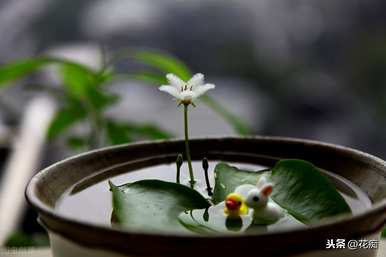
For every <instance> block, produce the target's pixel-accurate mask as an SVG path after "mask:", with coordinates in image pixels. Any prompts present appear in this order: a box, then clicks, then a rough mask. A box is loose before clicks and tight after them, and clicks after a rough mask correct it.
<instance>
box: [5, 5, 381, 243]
mask: <svg viewBox="0 0 386 257" xmlns="http://www.w3.org/2000/svg"><path fill="white" fill-rule="evenodd" d="M385 12H386V2H385V1H381V0H341V1H332V0H331V1H330V0H325V1H319V0H294V1H285V0H258V1H252V0H250V1H248V0H244V1H240V0H239V1H231V0H230V1H220V0H190V1H183V0H158V1H150V0H131V1H125V0H103V1H102V0H93V1H91V0H66V1H60V0H28V1H24V0H2V1H1V2H0V35H1V37H0V64H1V65H6V64H8V65H9V64H10V63H14V62H17V61H20V60H25V59H26V58H32V57H36V56H55V57H57V58H60V59H59V60H60V61H59V63H62V64H63V60H68V61H71V63H70V64H68V63H67V64H66V63H65V65H62V66H63V67H62V66H61V67H59V68H58V67H51V66H52V65H45V64H44V65H41V63H40V64H39V65H41V66H39V67H38V65H36V63H35V66H34V64H31V63H29V66H28V65H27V66H28V67H29V71H31V72H28V74H27V72H25V74H24V73H23V72H20V71H22V70H23V69H24V70H26V68H25V67H27V66H20V63H19V66H17V65H16V66H12V67H11V68H9V69H7V68H3V69H2V70H0V83H1V82H7V83H6V84H7V86H6V87H5V86H4V87H1V88H0V90H1V91H0V106H1V107H0V146H1V147H0V148H1V149H0V153H1V154H0V165H2V172H1V173H0V206H1V207H0V227H2V229H0V245H1V244H8V245H20V244H25V245H28V244H45V243H46V240H45V238H44V235H42V234H40V232H42V231H43V230H42V229H41V228H40V227H39V225H38V224H37V223H36V216H35V214H34V212H32V211H31V210H29V209H28V208H26V206H25V201H24V196H23V190H24V186H25V183H26V182H27V181H28V179H29V178H30V176H32V174H33V172H35V171H36V170H38V169H39V168H42V167H45V166H47V165H49V164H51V163H53V162H55V161H57V160H60V159H63V158H65V157H67V156H70V155H73V154H76V153H78V152H82V151H85V150H87V149H91V148H96V147H101V146H105V145H111V144H118V143H124V142H131V141H135V140H143V139H159V138H169V137H179V136H181V132H182V128H183V127H182V125H183V124H182V114H181V110H179V109H177V108H176V106H175V104H174V103H173V102H172V101H171V99H170V97H169V96H167V95H166V94H163V93H160V92H159V91H158V90H157V88H156V87H155V86H154V85H159V84H158V82H162V78H160V77H159V75H162V74H164V73H165V71H167V70H172V71H173V69H174V70H175V69H177V71H181V72H182V74H185V75H186V74H187V72H184V71H185V68H184V67H185V66H186V67H189V69H190V71H191V72H193V73H196V72H201V73H204V74H205V76H206V80H207V81H208V82H210V83H214V84H216V86H217V87H216V90H213V91H210V93H209V96H210V98H205V99H203V103H199V104H198V106H197V108H194V109H192V110H191V112H190V115H191V124H192V126H191V135H193V136H208V135H237V134H258V135H275V136H291V137H299V138H307V139H316V140H321V141H326V142H331V143H337V144H342V145H346V146H350V147H354V148H358V149H360V150H363V151H366V152H369V153H371V154H374V155H377V156H379V157H381V158H386V131H385V129H384V125H385V124H386V113H385V111H386V29H385V28H386V15H385ZM123 49H126V50H125V51H123ZM127 49H129V50H127ZM144 49H146V50H144ZM127 51H128V52H129V54H128V55H127V54H126V53H127ZM136 51H139V52H136ZM149 51H150V52H149ZM154 51H156V53H157V54H154ZM133 53H135V54H133ZM123 57H127V58H123ZM167 58H172V59H167ZM29 60H31V59H29ZM40 61H41V60H40ZM55 62H57V60H56V61H54V64H55ZM170 62H172V65H171V64H170ZM74 63H75V64H80V65H81V67H78V66H76V65H75V66H74V65H73V64H74ZM27 64H28V63H27ZM48 64H51V62H50V61H48ZM24 65H26V64H25V63H24ZM43 66H44V67H43ZM46 66H47V67H46ZM48 66H49V67H48ZM3 67H5V66H3ZM23 67H24V68H23ZM28 67H27V68H28ZM37 67H38V68H37ZM176 67H177V68H176ZM84 69H86V70H84ZM88 69H90V70H91V75H90V74H89V73H90V71H89V70H88ZM157 69H158V70H157ZM27 70H28V69H27ZM144 70H146V73H144ZM156 70H157V71H156ZM32 71H34V72H32ZM35 71H36V72H35ZM1 72H3V73H1ZM93 72H94V73H95V74H94V73H93ZM157 72H158V73H157ZM22 73H23V74H22ZM15 74H16V75H15ZM22 75H23V76H22ZM24 75H25V76H24ZM27 75H28V76H27ZM94 75H95V76H94ZM156 75H157V76H156ZM19 77H20V78H21V77H23V79H20V80H16V78H19ZM90 77H91V79H90ZM112 77H114V78H112ZM79 81H82V82H84V84H87V86H84V84H82V83H81V82H79ZM90 81H91V82H90ZM94 84H95V85H97V86H98V90H97V91H96V92H94V91H92V92H91V91H89V89H88V86H90V85H91V86H92V85H94ZM150 84H153V86H149V85H150ZM83 87H86V91H87V92H86V93H85V95H82V94H83V93H82V92H83V91H82V90H83V89H82V90H78V89H79V88H83ZM85 99H86V100H85ZM87 99H89V100H90V103H91V109H87V106H88V105H87V103H88V102H87V101H88V100H87ZM85 103H86V104H85ZM85 106H86V107H85ZM83 109H85V111H84V113H83ZM53 122H56V123H54V124H53ZM101 124H102V125H101ZM102 128H103V129H102ZM101 130H103V133H104V134H103V133H101ZM47 131H48V132H47ZM47 133H48V134H49V136H48V138H47V136H46V134H47ZM105 135H107V136H106V138H105ZM12 171H14V172H12ZM15 181H16V182H15ZM11 185H12V186H11ZM16 198H17V199H16ZM15 203H16V204H15ZM10 206H11V207H10ZM9 208H12V210H10V209H9ZM13 209H14V210H13ZM10 213H14V215H9V214H10ZM10 216H11V217H10ZM4 224H6V225H4ZM9 224H11V225H9ZM10 237H11V239H10Z"/></svg>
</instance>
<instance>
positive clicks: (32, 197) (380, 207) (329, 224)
mask: <svg viewBox="0 0 386 257" xmlns="http://www.w3.org/2000/svg"><path fill="white" fill-rule="evenodd" d="M219 139H220V140H222V139H225V140H227V139H230V140H232V139H236V140H262V141H272V142H285V143H289V144H291V143H301V144H305V145H308V146H319V147H325V148H330V149H334V150H336V151H339V152H345V153H347V154H350V155H353V156H356V157H358V158H364V159H366V160H369V161H371V163H373V164H375V165H377V166H380V167H383V169H384V170H385V174H383V175H385V176H386V161H384V160H382V159H380V158H379V157H376V156H374V155H371V154H368V153H365V152H362V151H360V150H356V149H353V148H349V147H345V146H341V145H336V144H331V143H325V142H321V141H316V140H309V139H300V138H290V137H276V136H227V137H221V136H220V137H217V136H216V137H196V138H192V139H191V140H190V141H200V140H219ZM180 141H183V139H179V138H176V139H166V140H153V141H140V142H135V143H128V144H122V145H116V146H109V147H104V148H100V149H95V150H92V151H88V152H84V153H81V154H78V155H75V156H72V157H69V158H66V159H64V160H61V161H59V162H56V163H54V164H52V165H50V166H48V167H46V168H44V169H43V170H41V171H40V172H38V173H37V174H35V175H34V176H33V177H32V178H31V180H30V181H29V183H28V185H27V187H26V190H25V196H26V199H27V202H28V203H29V204H30V205H31V206H32V207H33V208H34V209H35V210H36V211H37V212H38V214H39V217H40V222H41V223H43V226H45V227H46V228H48V229H49V230H50V231H52V232H54V233H57V234H59V235H63V236H65V237H70V238H71V235H69V234H68V233H63V231H58V230H57V229H55V228H53V227H51V226H50V225H49V224H47V222H45V219H49V220H55V221H56V222H58V223H60V224H63V225H66V226H69V227H77V228H79V229H88V230H90V231H93V232H95V233H96V232H98V233H110V234H111V235H117V234H119V235H121V236H122V235H124V236H129V237H133V236H134V237H143V238H149V240H151V238H153V237H157V238H164V239H166V238H167V239H168V240H173V239H188V240H202V239H206V240H208V239H209V240H211V239H213V238H214V239H227V238H251V237H252V238H262V237H272V238H277V237H280V236H284V235H287V236H288V235H297V234H303V233H310V234H309V235H311V234H312V233H321V232H322V231H329V230H330V229H333V228H334V227H336V226H337V225H341V226H351V224H355V223H356V222H360V221H361V220H363V219H368V218H369V217H379V215H381V216H382V215H383V216H384V217H383V221H381V223H380V224H379V226H377V227H373V228H369V229H368V230H367V231H364V232H366V234H367V235H369V234H372V233H376V232H377V231H379V230H380V229H381V228H382V227H383V226H384V224H385V223H386V199H382V200H381V201H380V202H378V203H375V204H374V203H373V204H372V206H371V207H370V208H369V209H367V210H365V211H363V212H361V213H359V214H355V215H351V216H346V217H342V218H336V219H329V220H328V221H326V222H321V223H317V224H315V225H312V226H309V227H306V228H296V229H291V230H279V231H268V232H266V233H262V234H255V235H253V234H251V235H250V234H240V235H233V234H232V235H228V234H221V235H216V236H202V235H194V234H192V235H191V234H178V233H170V232H169V233H162V232H157V233H149V232H144V231H132V230H127V229H122V228H117V227H108V226H106V225H103V224H96V223H88V222H85V221H84V220H76V219H72V218H70V217H67V216H65V215H61V214H60V213H58V212H56V211H55V208H53V207H50V206H49V205H48V204H46V203H44V202H43V201H42V200H41V199H39V197H38V196H37V195H36V194H35V191H36V190H35V189H36V188H37V186H38V185H37V184H38V182H39V181H40V179H41V178H43V177H44V176H46V174H48V173H49V172H51V170H53V169H55V168H56V167H57V166H59V165H62V164H64V163H66V162H69V161H76V160H81V159H82V158H84V157H86V156H89V155H92V154H95V153H99V154H101V153H106V152H109V151H111V150H119V149H124V148H126V147H137V146H142V145H152V144H163V143H167V142H180ZM361 235H363V233H359V234H358V233H355V232H353V233H351V235H350V237H352V238H355V237H358V236H361Z"/></svg>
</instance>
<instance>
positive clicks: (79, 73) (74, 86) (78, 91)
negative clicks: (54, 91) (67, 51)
mask: <svg viewBox="0 0 386 257" xmlns="http://www.w3.org/2000/svg"><path fill="white" fill-rule="evenodd" d="M60 71H61V74H62V80H63V85H64V87H65V88H66V89H67V91H68V93H69V94H71V95H72V96H73V97H77V98H78V99H83V98H85V97H86V96H87V93H88V88H89V87H92V86H95V83H96V75H95V74H94V73H90V72H88V71H86V70H84V69H81V68H79V67H77V66H72V65H62V67H61V69H60Z"/></svg>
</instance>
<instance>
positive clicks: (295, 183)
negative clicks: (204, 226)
mask: <svg viewBox="0 0 386 257" xmlns="http://www.w3.org/2000/svg"><path fill="white" fill-rule="evenodd" d="M262 174H269V175H270V179H271V180H272V182H273V183H274V185H275V186H274V190H273V194H272V199H273V200H274V201H275V202H276V203H277V204H279V205H280V206H281V207H282V208H284V209H286V210H287V211H288V212H289V213H290V214H291V215H292V216H294V217H295V218H296V219H298V220H300V221H301V222H303V223H306V224H307V223H312V222H315V221H319V220H321V219H323V218H327V217H332V216H335V215H339V214H345V213H350V212H351V210H350V207H349V206H348V204H347V203H346V201H345V200H344V199H343V197H342V196H341V195H340V194H339V192H338V191H337V190H336V188H335V187H334V185H333V184H332V183H331V182H330V181H329V179H328V178H327V177H325V176H324V175H322V173H321V172H320V171H319V170H318V169H317V168H316V167H315V166H314V165H312V164H311V163H309V162H306V161H302V160H282V161H279V162H277V164H276V165H275V166H274V167H273V168H272V172H269V171H267V170H266V171H265V172H264V171H262V172H251V171H245V170H240V169H238V168H236V167H233V166H230V165H228V164H226V163H219V164H218V165H217V166H216V168H215V176H216V178H215V189H214V196H213V201H214V202H215V203H217V202H221V201H223V200H224V199H225V197H226V195H227V194H229V193H231V192H233V191H234V190H235V189H236V187H237V186H239V185H241V184H252V185H255V184H256V182H257V181H258V179H259V177H260V176H261V175H262Z"/></svg>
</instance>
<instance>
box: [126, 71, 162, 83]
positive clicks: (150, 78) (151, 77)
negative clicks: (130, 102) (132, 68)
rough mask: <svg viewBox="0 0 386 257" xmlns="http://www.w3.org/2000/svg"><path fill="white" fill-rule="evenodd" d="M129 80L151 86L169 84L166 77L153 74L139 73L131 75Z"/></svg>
mask: <svg viewBox="0 0 386 257" xmlns="http://www.w3.org/2000/svg"><path fill="white" fill-rule="evenodd" d="M129 78H131V79H134V80H138V81H143V82H146V83H150V84H155V85H167V84H168V82H167V79H166V77H165V75H161V74H157V73H153V72H137V73H134V74H132V75H129Z"/></svg>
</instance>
